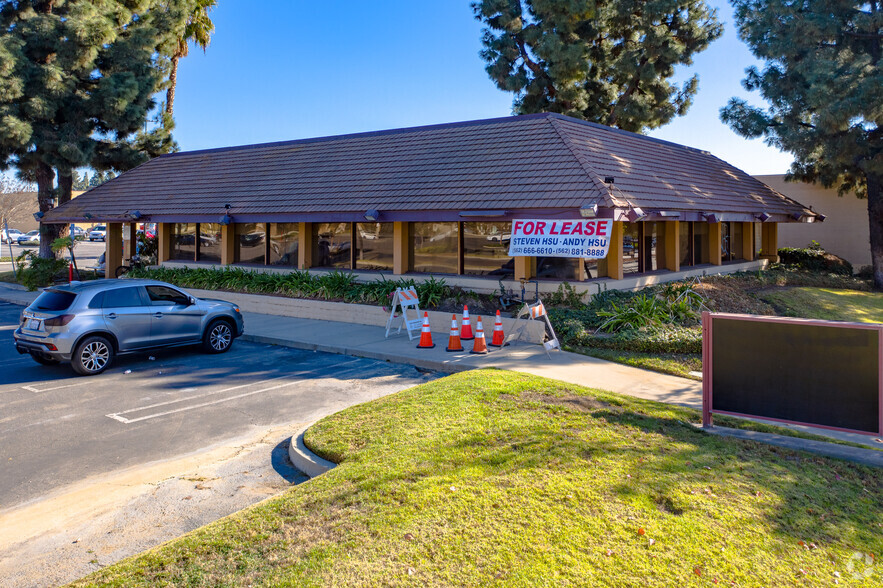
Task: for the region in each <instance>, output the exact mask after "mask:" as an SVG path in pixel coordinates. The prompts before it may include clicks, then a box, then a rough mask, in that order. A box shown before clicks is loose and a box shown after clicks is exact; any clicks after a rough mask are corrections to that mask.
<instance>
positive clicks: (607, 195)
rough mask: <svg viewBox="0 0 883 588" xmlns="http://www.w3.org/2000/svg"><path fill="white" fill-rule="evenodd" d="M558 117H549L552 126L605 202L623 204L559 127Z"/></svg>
mask: <svg viewBox="0 0 883 588" xmlns="http://www.w3.org/2000/svg"><path fill="white" fill-rule="evenodd" d="M557 118H558V117H557V116H553V117H549V119H550V120H549V123H550V124H551V125H552V128H553V129H554V130H555V133H556V134H557V135H558V136H559V137H560V138H561V140H562V141H563V142H564V145H565V146H566V147H567V150H568V151H570V153H571V155H573V158H574V159H576V161H577V163H579V165H580V167H581V168H582V169H583V171H584V172H586V174H587V175H588V176H589V179H591V180H592V181H593V182H594V183H595V184H596V186H597V187H598V189H599V192H601V195H602V198H604V200H605V204H606V205H607V206H619V205H621V203H620V202H618V199H617V198H615V197H614V196H613V194H612V193H611V191H610V188H609V187H608V186H607V184H605V183H604V182H602V181H601V178H600V176H598V173H597V172H595V171H594V170H593V169H592V168H591V167H589V164H588V162H586V161H585V158H584V157H583V156H582V154H579V153H577V150H576V146H575V145H574V143H573V139H571V138H570V136H569V135H568V134H567V133H564V132H562V130H561V129H559V128H558V124H557V123H556V119H557ZM568 118H569V117H568Z"/></svg>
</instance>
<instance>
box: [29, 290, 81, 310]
mask: <svg viewBox="0 0 883 588" xmlns="http://www.w3.org/2000/svg"><path fill="white" fill-rule="evenodd" d="M76 297H77V295H76V294H74V293H73V292H62V291H60V290H44V291H43V293H42V294H40V295H39V296H37V299H36V300H34V304H33V305H32V306H31V308H33V309H34V310H67V309H68V308H70V305H71V304H72V303H73V301H74V298H76Z"/></svg>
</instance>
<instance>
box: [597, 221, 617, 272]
mask: <svg viewBox="0 0 883 588" xmlns="http://www.w3.org/2000/svg"><path fill="white" fill-rule="evenodd" d="M622 235H623V226H622V221H613V229H612V231H611V233H610V250H609V251H608V252H607V257H606V258H605V259H606V261H607V277H608V278H610V279H613V280H621V279H622V278H623V273H622ZM600 274H601V272H600V271H599V272H598V275H600Z"/></svg>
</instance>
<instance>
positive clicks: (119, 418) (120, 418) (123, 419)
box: [106, 380, 300, 425]
mask: <svg viewBox="0 0 883 588" xmlns="http://www.w3.org/2000/svg"><path fill="white" fill-rule="evenodd" d="M299 383H300V380H294V381H291V382H285V383H284V384H278V385H276V386H270V387H269V388H262V389H260V390H253V391H251V392H245V393H243V394H237V395H236V396H229V397H227V398H218V399H217V400H210V401H209V402H203V403H200V404H194V405H191V406H182V407H181V408H175V409H172V410H167V411H164V412H157V413H154V414H149V415H147V416H143V417H138V418H134V419H127V418H126V417H124V416H120V414H109V415H106V416H108V417H110V418H112V419H114V420H117V421H119V422H121V423H124V424H126V425H128V424H131V423H137V422H140V421H146V420H149V419H155V418H158V417H161V416H166V415H169V414H175V413H176V412H184V411H185V410H193V409H196V408H202V407H204V406H211V405H213V404H220V403H222V402H228V401H230V400H236V399H237V398H245V397H246V396H252V395H254V394H260V393H261V392H269V391H271V390H278V389H279V388H285V387H286V386H291V385H292V384H299ZM127 412H131V411H127Z"/></svg>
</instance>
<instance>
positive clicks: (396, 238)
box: [392, 221, 411, 276]
mask: <svg viewBox="0 0 883 588" xmlns="http://www.w3.org/2000/svg"><path fill="white" fill-rule="evenodd" d="M409 271H411V234H410V225H409V224H408V223H407V222H400V221H396V222H394V223H393V224H392V273H393V274H395V275H397V276H400V275H402V274H406V273H408V272H409Z"/></svg>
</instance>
